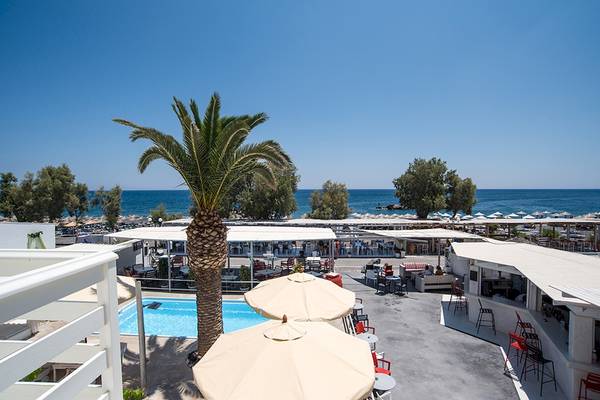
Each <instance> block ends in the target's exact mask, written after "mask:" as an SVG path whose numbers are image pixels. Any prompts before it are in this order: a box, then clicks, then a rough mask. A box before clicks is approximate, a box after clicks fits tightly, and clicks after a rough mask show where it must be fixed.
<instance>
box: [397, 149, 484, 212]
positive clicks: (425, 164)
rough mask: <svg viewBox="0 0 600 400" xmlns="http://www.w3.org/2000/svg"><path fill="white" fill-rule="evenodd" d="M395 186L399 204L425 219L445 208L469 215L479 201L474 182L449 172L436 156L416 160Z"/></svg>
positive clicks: (451, 171) (452, 171) (444, 163)
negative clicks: (476, 197) (461, 211)
mask: <svg viewBox="0 0 600 400" xmlns="http://www.w3.org/2000/svg"><path fill="white" fill-rule="evenodd" d="M393 183H394V186H395V188H396V197H397V198H398V200H399V201H400V205H401V206H402V207H403V208H406V209H414V210H415V211H416V213H417V216H418V217H419V218H422V219H425V218H427V216H428V215H429V213H431V212H434V211H439V210H442V209H444V208H448V209H449V210H452V211H453V213H454V215H456V213H457V212H458V211H460V210H463V211H465V212H467V213H470V212H471V209H472V208H473V205H474V204H475V201H476V200H475V190H476V187H475V185H474V184H473V182H472V181H471V179H470V178H466V179H461V178H460V177H459V176H458V174H457V173H456V171H455V170H450V171H449V170H448V167H447V166H446V162H445V161H443V160H441V159H439V158H435V157H434V158H432V159H430V160H425V159H422V158H416V159H415V160H414V161H413V162H412V163H410V164H409V166H408V169H407V170H406V172H405V173H404V174H403V175H402V176H400V177H399V178H396V179H394V181H393Z"/></svg>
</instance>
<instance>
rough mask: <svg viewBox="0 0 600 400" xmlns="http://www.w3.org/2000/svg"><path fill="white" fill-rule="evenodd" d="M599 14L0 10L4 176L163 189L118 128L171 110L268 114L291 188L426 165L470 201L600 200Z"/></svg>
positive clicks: (555, 8) (349, 6)
mask: <svg viewBox="0 0 600 400" xmlns="http://www.w3.org/2000/svg"><path fill="white" fill-rule="evenodd" d="M598 21H600V2H599V1H573V2H567V1H548V0H544V1H521V0H519V1H440V2H431V1H414V2H410V3H409V2H401V1H396V0H394V1H376V2H368V1H348V0H344V1H327V2H325V1H280V0H272V1H241V0H240V1H215V2H205V1H195V0H194V1H172V2H167V1H162V0H160V1H149V0H143V1H142V0H140V1H57V0H53V1H27V0H22V1H21V0H19V1H17V0H4V1H0V38H1V39H0V139H1V146H0V171H6V170H10V171H13V172H15V173H16V174H17V175H18V176H19V177H20V176H22V174H23V173H24V172H25V171H26V170H37V169H38V168H40V167H42V166H44V165H47V164H57V163H61V162H66V163H67V164H69V165H70V166H71V168H72V169H73V171H74V172H75V173H76V175H77V177H78V179H79V180H80V181H83V182H86V183H88V185H89V186H90V188H91V189H95V188H96V187H98V186H99V185H105V186H110V185H114V184H120V185H122V186H123V187H124V188H126V189H170V188H175V187H176V186H177V185H178V184H179V183H180V179H178V177H177V176H176V174H175V173H173V172H172V171H170V170H169V168H168V167H167V166H166V165H165V164H163V163H157V164H155V165H153V166H151V167H150V168H149V170H148V171H147V172H146V173H145V174H144V175H140V174H139V173H138V172H137V170H136V162H137V157H138V155H139V154H140V153H141V151H142V150H143V148H144V147H145V145H144V144H142V143H136V144H132V143H130V142H129V141H128V138H127V136H128V131H127V130H126V129H125V128H124V127H121V126H119V125H116V124H115V123H113V122H112V121H111V119H112V118H114V117H123V118H127V119H130V120H132V121H135V122H138V123H141V124H144V125H147V126H153V127H155V128H158V129H161V130H163V131H166V132H169V133H173V134H175V135H177V136H179V134H180V133H179V131H178V129H177V123H176V118H175V116H174V115H173V113H172V111H171V108H170V102H171V98H172V96H177V97H180V98H182V99H186V100H187V99H189V98H192V97H193V98H195V99H196V100H197V101H198V102H199V103H202V104H205V103H206V102H207V101H208V98H209V96H210V94H211V93H212V92H213V91H215V90H216V91H218V92H219V93H220V94H221V96H222V101H223V110H224V112H225V113H227V114H233V113H254V112H259V111H264V112H266V113H268V114H269V115H270V117H271V119H270V121H269V122H268V123H267V124H265V125H263V126H262V127H261V128H260V129H259V130H257V131H256V133H255V136H254V138H255V140H259V139H264V138H274V139H276V140H278V141H280V142H281V143H282V144H283V146H284V147H285V148H286V149H287V150H288V152H289V153H290V154H291V156H292V157H293V159H294V161H295V163H296V165H297V166H298V169H299V172H300V174H301V176H302V181H301V187H303V188H314V187H317V186H320V185H321V183H322V182H323V181H324V180H326V179H328V178H331V179H334V180H337V181H341V182H345V183H346V184H347V185H348V186H349V187H351V188H391V187H392V184H391V181H392V179H393V178H394V177H396V176H398V175H400V174H401V173H402V172H403V171H404V170H405V169H406V167H407V165H408V163H409V162H410V161H411V160H412V159H414V158H415V157H432V156H438V157H441V158H443V159H445V160H447V161H448V164H449V166H451V167H452V168H456V169H458V171H459V173H460V174H461V175H463V176H471V177H472V178H473V179H474V180H475V182H476V183H477V184H478V186H479V187H480V188H598V187H600V157H599V155H598V154H599V147H598V144H599V143H600V24H599V23H598Z"/></svg>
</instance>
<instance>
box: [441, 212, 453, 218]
mask: <svg viewBox="0 0 600 400" xmlns="http://www.w3.org/2000/svg"><path fill="white" fill-rule="evenodd" d="M451 216H452V215H450V214H448V213H441V214H440V217H442V218H450V217H451Z"/></svg>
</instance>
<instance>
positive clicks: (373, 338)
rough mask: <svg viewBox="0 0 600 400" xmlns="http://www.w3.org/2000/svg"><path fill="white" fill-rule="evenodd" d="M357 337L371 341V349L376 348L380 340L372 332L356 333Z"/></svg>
mask: <svg viewBox="0 0 600 400" xmlns="http://www.w3.org/2000/svg"><path fill="white" fill-rule="evenodd" d="M356 337H357V338H359V339H362V340H364V341H365V342H367V343H369V346H371V349H375V344H376V343H377V342H378V341H379V338H378V337H377V336H375V335H373V334H372V333H367V332H365V333H360V334H358V335H356Z"/></svg>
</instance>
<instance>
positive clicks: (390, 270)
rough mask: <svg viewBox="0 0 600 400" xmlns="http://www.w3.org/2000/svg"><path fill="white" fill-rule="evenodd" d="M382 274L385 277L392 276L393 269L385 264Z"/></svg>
mask: <svg viewBox="0 0 600 400" xmlns="http://www.w3.org/2000/svg"><path fill="white" fill-rule="evenodd" d="M384 274H385V276H393V275H394V267H392V266H391V265H387V264H386V266H385V269H384Z"/></svg>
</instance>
